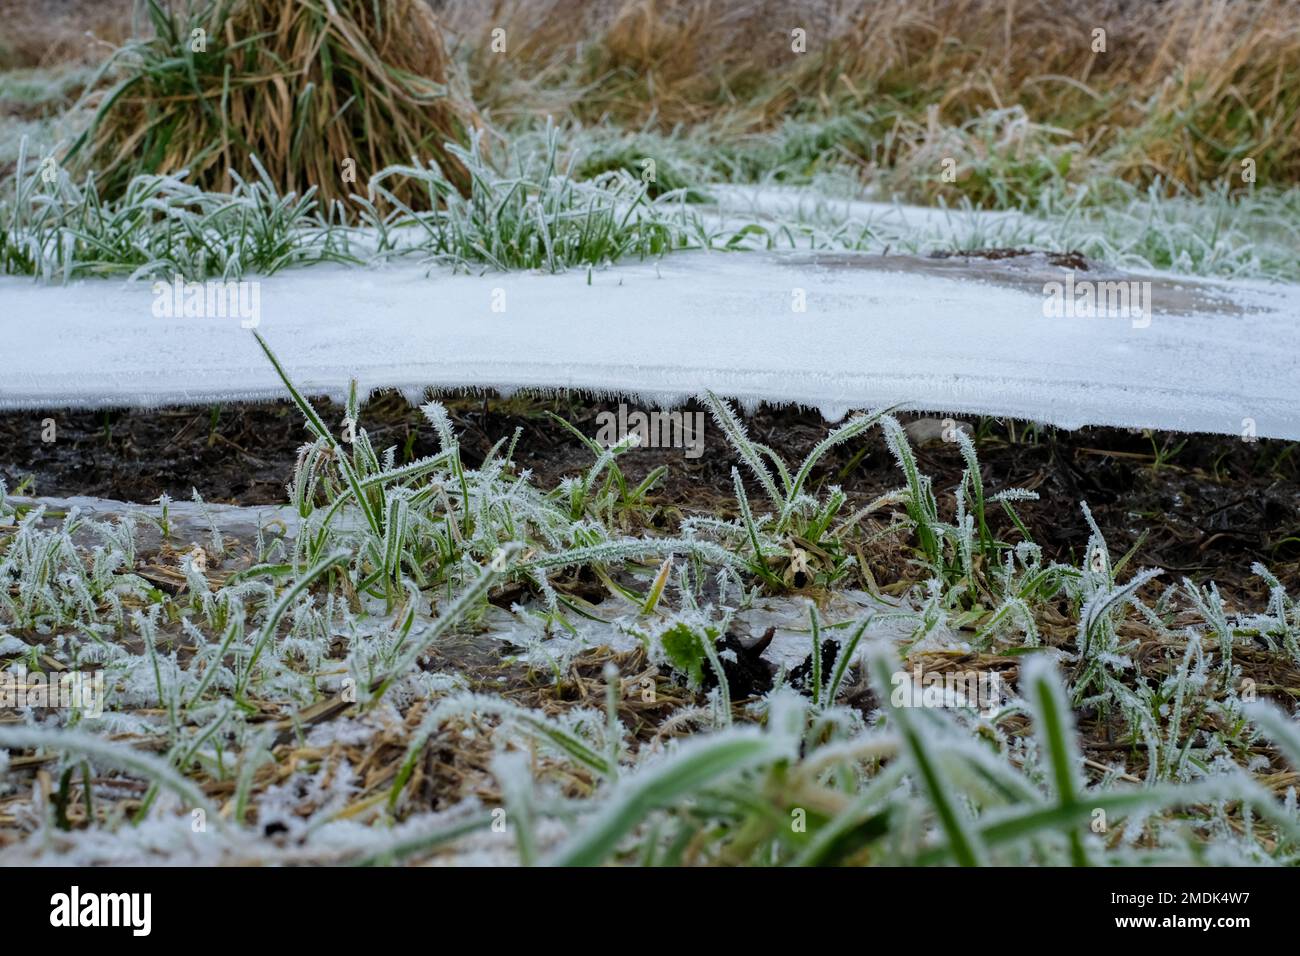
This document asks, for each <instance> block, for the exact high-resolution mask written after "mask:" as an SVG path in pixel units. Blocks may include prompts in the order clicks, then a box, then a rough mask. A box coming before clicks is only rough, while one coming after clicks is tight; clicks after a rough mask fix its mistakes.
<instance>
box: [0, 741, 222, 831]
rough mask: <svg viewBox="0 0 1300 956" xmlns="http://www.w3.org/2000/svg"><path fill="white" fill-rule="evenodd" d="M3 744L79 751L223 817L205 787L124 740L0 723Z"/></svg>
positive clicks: (216, 818) (15, 747) (218, 821)
mask: <svg viewBox="0 0 1300 956" xmlns="http://www.w3.org/2000/svg"><path fill="white" fill-rule="evenodd" d="M0 747H3V748H5V749H6V750H18V749H25V748H28V747H41V748H45V749H48V750H55V751H61V752H64V753H75V754H80V755H82V756H84V757H89V758H90V759H92V760H97V761H100V762H101V763H104V764H107V765H108V766H111V767H117V768H118V769H120V770H125V771H129V772H131V773H138V774H140V776H142V777H145V778H146V779H148V780H150V781H153V782H155V783H157V784H158V785H159V786H162V787H165V788H166V789H168V790H170V791H172V792H173V793H175V794H176V795H177V796H178V797H180V798H181V800H183V801H184V802H185V804H186V805H187V806H189V807H192V808H195V809H200V810H203V812H204V813H205V814H206V816H207V817H208V819H210V820H212V821H213V822H214V823H215V824H216V825H217V826H222V825H223V824H222V820H221V817H220V815H219V814H218V813H217V811H216V809H215V808H214V807H213V806H212V804H210V803H209V802H208V798H207V797H206V796H204V794H203V791H201V790H200V789H199V788H198V787H196V786H195V785H194V784H192V783H191V782H190V781H189V780H188V779H186V778H185V777H183V776H181V775H180V774H179V773H177V771H176V770H175V769H174V768H173V767H172V766H171V765H170V764H168V763H167V762H166V761H163V760H160V759H158V758H157V757H155V756H153V755H152V754H145V753H141V752H140V751H138V750H136V749H135V748H133V747H128V746H126V745H125V744H120V743H114V742H111V741H107V740H103V739H102V738H100V737H98V736H95V735H93V734H86V733H82V732H81V731H76V730H51V729H48V728H45V727H39V728H38V727H12V726H11V727H5V726H0Z"/></svg>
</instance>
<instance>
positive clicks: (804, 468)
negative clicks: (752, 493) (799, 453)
mask: <svg viewBox="0 0 1300 956" xmlns="http://www.w3.org/2000/svg"><path fill="white" fill-rule="evenodd" d="M896 407H897V406H891V407H890V408H886V409H882V410H881V411H878V412H873V413H872V414H870V415H862V416H859V417H857V418H855V419H853V420H852V421H850V422H845V423H844V424H843V425H841V426H840V427H839V428H836V429H835V430H834V431H832V432H831V433H830V434H829V435H827V436H826V437H825V438H823V439H822V440H821V441H819V442H818V443H817V444H816V446H814V448H813V450H812V451H810V452H809V453H808V457H807V458H805V459H804V462H803V464H802V465H801V466H800V467H799V471H798V472H796V473H795V476H794V480H793V481H792V482H791V483H790V493H789V495H788V496H787V498H786V502H785V504H784V506H782V508H781V513H780V516H779V517H778V518H777V522H776V528H777V531H778V532H779V531H780V530H781V529H782V528H784V527H785V524H786V522H787V521H788V520H789V519H790V512H791V509H792V508H793V507H794V501H795V499H796V498H797V497H798V496H799V492H801V491H802V490H803V486H804V482H806V481H807V480H808V475H809V474H811V473H812V470H813V468H814V467H815V466H816V464H817V462H818V461H820V460H821V459H822V457H823V456H824V455H825V454H826V453H827V452H828V451H830V450H831V449H832V448H834V447H835V446H836V445H840V444H843V443H844V442H846V441H849V440H850V439H852V438H856V437H857V436H858V435H861V434H862V433H863V432H865V431H866V430H867V429H868V428H870V427H871V426H872V425H874V424H876V422H878V421H880V419H881V416H883V415H885V414H887V413H888V412H891V411H893V410H894V408H896Z"/></svg>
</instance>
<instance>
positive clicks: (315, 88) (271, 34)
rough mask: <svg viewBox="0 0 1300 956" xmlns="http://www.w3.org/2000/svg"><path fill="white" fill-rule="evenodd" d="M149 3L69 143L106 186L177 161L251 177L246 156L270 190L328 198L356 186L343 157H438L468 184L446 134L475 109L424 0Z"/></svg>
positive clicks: (197, 178)
mask: <svg viewBox="0 0 1300 956" xmlns="http://www.w3.org/2000/svg"><path fill="white" fill-rule="evenodd" d="M146 9H147V12H148V16H149V22H150V25H151V26H152V28H153V35H152V36H150V37H147V38H144V39H135V40H132V41H130V42H128V43H127V44H126V45H125V46H123V47H122V48H121V49H120V50H118V52H117V53H115V54H114V56H113V57H112V58H110V59H109V61H108V62H107V63H106V64H105V69H106V70H109V69H113V68H118V69H119V70H120V78H119V79H118V80H117V82H116V84H115V85H114V86H113V87H112V88H111V89H110V90H108V91H107V92H103V93H102V95H101V94H96V95H97V96H100V99H99V103H98V108H97V110H96V112H95V116H94V118H93V120H92V121H91V123H90V126H89V128H88V129H86V131H85V132H84V133H83V134H82V135H81V136H80V137H79V138H78V139H77V140H76V142H74V143H73V144H72V146H71V148H70V149H69V151H68V157H67V161H68V162H69V163H71V164H74V167H75V168H76V169H79V170H82V171H88V170H95V171H96V172H97V173H98V177H99V181H100V188H101V189H102V190H103V191H104V193H105V194H106V195H109V196H117V195H120V194H122V193H123V192H124V191H125V190H126V188H127V186H128V184H129V183H130V182H131V181H132V179H133V178H134V177H136V176H138V175H140V174H162V175H167V174H178V173H180V172H181V171H182V170H188V172H189V177H188V178H189V181H190V182H191V183H192V184H194V185H195V186H198V187H200V188H204V189H209V190H229V189H231V188H232V187H233V186H234V185H235V176H236V175H237V176H239V177H241V178H243V179H244V180H250V179H253V178H255V177H256V176H258V171H257V169H256V168H255V166H254V165H253V164H254V158H256V160H257V161H260V163H261V165H262V167H263V169H264V170H265V171H266V174H267V176H268V177H269V178H270V181H271V182H272V183H274V184H275V187H276V189H277V190H278V191H279V192H281V193H289V192H297V193H299V194H302V193H304V192H306V191H307V190H308V189H310V188H312V187H315V189H316V190H317V191H318V192H319V194H320V196H321V197H322V198H323V199H325V200H327V201H328V200H333V199H342V198H345V197H346V196H347V195H348V194H349V193H350V192H351V191H352V189H353V188H354V187H351V186H350V184H349V180H348V179H345V173H346V172H347V168H346V167H345V161H348V162H351V163H352V164H353V169H352V172H353V177H352V178H351V179H350V182H362V183H364V182H365V181H366V179H367V178H369V176H370V175H372V174H373V173H375V172H376V171H378V170H379V169H382V168H384V167H386V166H389V165H392V164H393V163H396V162H405V161H407V160H408V159H409V158H410V157H412V156H428V157H433V158H434V159H436V160H437V161H438V162H439V163H440V165H441V166H443V167H445V168H444V169H443V173H444V175H445V176H446V177H447V178H448V180H449V181H451V182H452V183H453V184H455V185H456V186H457V188H459V189H466V188H468V184H469V174H468V172H467V170H466V169H465V168H464V167H463V166H462V165H461V164H460V163H459V162H458V161H457V160H456V159H455V158H454V157H453V156H451V155H450V154H448V153H447V152H446V150H445V144H446V143H448V142H460V143H464V142H467V140H468V136H469V132H470V130H471V129H473V128H475V127H476V126H477V124H478V118H477V114H476V113H475V111H474V109H473V107H472V106H471V105H470V104H469V103H468V102H467V101H466V100H465V99H464V97H463V96H461V95H460V94H459V93H458V92H457V91H456V87H455V84H454V82H453V81H452V78H451V77H450V74H449V65H448V62H447V59H446V54H445V51H444V48H443V39H442V33H441V31H440V29H439V26H438V23H437V21H436V20H435V18H434V16H433V14H432V12H431V10H430V8H429V6H428V5H427V4H426V3H423V2H421V0H389V2H386V3H371V2H369V0H332V2H326V0H275V2H263V0H201V2H191V3H187V4H185V5H184V6H183V10H182V11H180V12H172V11H171V9H170V8H166V7H164V6H163V5H162V4H161V3H159V2H158V0H146ZM199 31H201V32H199ZM232 171H233V172H232ZM399 195H402V196H403V197H404V198H411V197H413V196H414V187H402V188H399Z"/></svg>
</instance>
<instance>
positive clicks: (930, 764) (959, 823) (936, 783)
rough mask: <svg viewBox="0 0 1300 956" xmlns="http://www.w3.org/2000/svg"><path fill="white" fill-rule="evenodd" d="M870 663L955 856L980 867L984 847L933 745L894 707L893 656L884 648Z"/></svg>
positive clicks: (875, 652)
mask: <svg viewBox="0 0 1300 956" xmlns="http://www.w3.org/2000/svg"><path fill="white" fill-rule="evenodd" d="M869 661H870V667H871V673H872V677H873V678H875V685H876V694H877V695H878V696H879V698H880V699H881V700H889V701H890V710H889V713H890V714H891V715H892V716H893V717H894V719H895V720H896V721H897V722H898V727H899V732H900V733H901V734H902V737H903V740H904V741H905V742H906V743H907V749H908V752H909V753H910V754H911V757H912V762H913V763H915V764H916V768H917V771H918V772H919V773H920V775H921V780H922V782H923V783H924V784H925V789H926V792H927V794H928V795H929V797H930V803H931V805H932V806H933V807H934V809H935V813H936V814H937V815H938V817H939V823H940V824H941V825H942V827H943V829H944V832H945V833H946V834H947V836H948V843H949V846H950V847H951V848H952V855H953V856H954V857H955V858H956V860H957V863H958V864H960V865H961V866H979V865H980V864H981V863H982V862H983V860H984V850H983V846H982V845H981V842H980V839H979V837H978V835H977V834H976V833H975V832H973V831H972V830H971V829H970V828H969V827H968V826H967V824H966V821H965V820H963V819H962V816H961V810H960V809H959V808H958V807H957V806H956V805H955V804H954V803H953V802H952V800H951V799H950V795H951V794H952V793H953V792H954V791H953V790H952V788H951V787H950V786H949V784H948V782H947V780H946V779H945V778H944V776H943V774H942V772H941V771H940V769H939V765H938V761H937V760H936V758H935V755H934V754H933V753H932V752H931V750H930V745H929V743H928V742H927V741H926V740H925V739H924V736H923V735H922V733H921V732H920V730H919V729H918V727H917V725H916V723H915V722H914V721H913V719H912V715H911V714H909V713H908V712H907V710H908V709H907V708H906V707H894V706H893V701H892V695H891V693H890V688H891V686H892V684H893V673H894V671H895V670H896V668H895V667H894V664H893V661H892V658H891V655H890V654H889V653H888V652H886V651H885V650H883V649H881V648H875V649H872V652H871V656H870V658H869Z"/></svg>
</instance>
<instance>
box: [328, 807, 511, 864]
mask: <svg viewBox="0 0 1300 956" xmlns="http://www.w3.org/2000/svg"><path fill="white" fill-rule="evenodd" d="M492 823H493V816H492V814H491V813H478V814H474V815H471V816H468V817H466V818H465V819H464V820H457V821H455V822H453V823H440V824H439V825H437V826H435V827H433V828H432V829H431V830H429V831H428V832H425V833H418V834H415V835H413V836H405V835H404V836H402V837H399V838H398V839H396V840H393V841H392V842H390V843H388V844H386V845H384V846H383V847H381V848H379V849H371V850H368V851H367V852H366V854H365V855H364V856H361V857H359V858H358V859H356V860H353V861H352V865H353V866H387V865H390V864H392V863H396V862H397V861H399V860H403V859H405V858H406V857H408V856H412V855H413V854H416V853H426V852H428V851H429V850H435V849H437V848H438V847H441V846H446V845H447V844H448V843H452V842H454V841H456V840H458V839H460V838H461V837H463V836H466V835H468V834H470V833H474V832H476V831H478V830H486V829H487V828H488V827H490V826H491V825H492Z"/></svg>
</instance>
